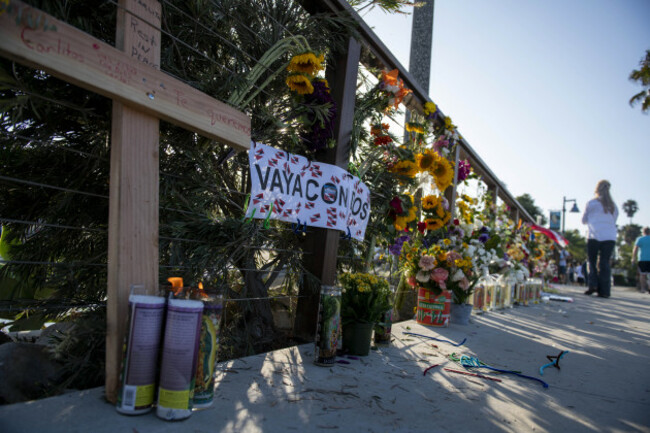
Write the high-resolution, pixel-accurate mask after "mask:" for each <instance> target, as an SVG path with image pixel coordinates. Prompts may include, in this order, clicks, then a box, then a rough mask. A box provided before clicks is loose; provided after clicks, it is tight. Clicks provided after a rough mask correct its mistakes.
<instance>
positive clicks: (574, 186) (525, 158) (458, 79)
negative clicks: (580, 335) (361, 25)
mask: <svg viewBox="0 0 650 433" xmlns="http://www.w3.org/2000/svg"><path fill="white" fill-rule="evenodd" d="M412 10H413V8H412V7H409V8H406V9H404V11H406V12H412ZM361 16H362V17H363V18H364V20H365V21H366V23H367V24H368V25H369V26H370V27H371V28H373V30H374V31H375V33H376V34H377V35H378V36H379V38H380V39H381V40H382V41H383V42H384V44H385V45H386V46H387V47H388V48H389V49H390V50H391V51H392V53H393V55H394V56H395V57H396V58H397V59H398V61H399V62H400V63H401V64H402V65H403V66H404V67H405V68H407V69H408V65H409V54H410V40H411V22H412V15H410V14H408V15H401V14H387V13H385V12H383V11H381V10H380V9H378V8H374V9H372V10H370V11H367V10H364V11H362V12H361ZM648 49H650V0H544V1H535V0H491V1H486V0H436V1H435V7H434V24H433V47H432V60H431V77H430V85H429V95H430V97H431V99H432V100H433V101H434V102H435V103H436V104H437V105H438V106H439V108H440V109H441V110H442V112H444V113H445V115H447V116H450V117H451V118H452V120H453V122H454V124H455V125H457V126H458V130H459V132H460V134H461V135H462V136H463V137H464V138H465V139H466V140H467V142H468V143H469V144H470V146H472V147H473V148H474V150H475V151H476V152H477V153H478V154H479V156H480V157H481V158H482V159H483V161H485V163H486V164H487V165H488V166H489V167H490V169H491V170H492V171H493V173H495V174H496V176H497V177H498V178H499V179H500V180H501V182H502V183H503V184H505V185H506V187H507V189H508V190H509V191H510V193H512V194H513V195H514V196H519V195H522V194H524V193H528V194H530V195H531V196H532V197H533V199H534V200H535V204H536V205H537V206H538V207H539V208H541V209H542V210H543V212H544V215H545V216H546V218H547V219H548V218H549V211H558V210H562V204H563V199H564V198H566V199H567V200H568V199H575V200H577V205H578V208H579V210H580V212H579V213H570V212H569V210H570V209H571V207H572V206H573V203H572V202H568V203H567V204H566V209H567V212H566V220H565V226H566V229H567V230H570V229H578V230H580V233H581V234H582V235H586V230H585V228H586V226H584V225H582V224H581V217H582V212H583V211H584V208H585V204H586V203H587V201H589V200H590V199H591V198H593V196H594V189H595V187H596V184H597V183H598V181H600V180H601V179H607V180H609V181H610V183H611V185H612V187H611V191H610V192H611V194H612V197H613V199H614V201H615V202H616V204H617V205H618V207H619V212H620V216H619V219H618V225H619V227H620V226H622V225H625V224H628V223H630V219H629V218H628V217H627V215H626V214H625V212H623V209H622V205H623V203H624V202H625V201H626V200H628V199H632V200H635V201H636V202H637V204H638V207H639V210H638V212H637V213H636V214H635V215H634V217H633V219H632V222H633V223H635V224H639V225H641V226H650V114H643V113H642V112H641V108H640V106H639V105H636V106H635V107H634V108H633V107H631V106H630V104H629V100H630V98H631V97H632V96H633V95H634V94H636V93H638V92H640V91H641V90H642V87H641V86H640V85H639V84H636V83H634V82H632V81H630V80H629V79H628V77H629V75H630V72H631V71H632V70H633V69H638V68H639V63H640V61H641V59H642V58H643V57H644V56H645V51H646V50H648Z"/></svg>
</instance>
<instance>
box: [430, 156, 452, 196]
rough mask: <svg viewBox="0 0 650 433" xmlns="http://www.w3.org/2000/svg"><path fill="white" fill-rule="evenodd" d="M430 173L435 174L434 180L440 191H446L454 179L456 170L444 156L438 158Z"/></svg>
mask: <svg viewBox="0 0 650 433" xmlns="http://www.w3.org/2000/svg"><path fill="white" fill-rule="evenodd" d="M429 173H431V176H433V180H434V182H435V183H436V186H437V187H438V190H439V191H440V192H445V190H446V189H447V188H448V187H449V185H451V182H452V181H453V179H454V170H453V169H452V168H451V164H450V163H449V161H447V159H445V158H443V157H437V158H436V161H435V163H434V164H433V167H431V169H430V170H429Z"/></svg>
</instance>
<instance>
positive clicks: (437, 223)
mask: <svg viewBox="0 0 650 433" xmlns="http://www.w3.org/2000/svg"><path fill="white" fill-rule="evenodd" d="M422 213H423V216H424V223H425V228H426V229H427V230H438V229H440V228H442V227H443V226H444V225H445V224H447V223H448V222H449V220H450V218H451V214H450V213H449V203H448V202H447V199H446V198H444V197H442V196H439V195H427V196H424V197H422Z"/></svg>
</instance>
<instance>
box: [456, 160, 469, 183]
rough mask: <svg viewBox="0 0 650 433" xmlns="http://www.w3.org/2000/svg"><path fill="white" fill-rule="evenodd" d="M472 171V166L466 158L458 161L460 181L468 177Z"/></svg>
mask: <svg viewBox="0 0 650 433" xmlns="http://www.w3.org/2000/svg"><path fill="white" fill-rule="evenodd" d="M471 172H472V166H471V165H470V164H469V161H468V160H466V159H461V160H460V161H458V181H459V182H462V181H464V180H465V179H467V176H469V174H470V173H471Z"/></svg>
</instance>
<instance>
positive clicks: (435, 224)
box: [424, 218, 443, 230]
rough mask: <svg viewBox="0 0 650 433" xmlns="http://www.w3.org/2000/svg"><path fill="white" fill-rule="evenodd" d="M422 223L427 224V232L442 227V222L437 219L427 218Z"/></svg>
mask: <svg viewBox="0 0 650 433" xmlns="http://www.w3.org/2000/svg"><path fill="white" fill-rule="evenodd" d="M424 222H425V223H427V230H438V229H439V228H440V227H442V226H443V222H442V220H440V219H438V218H427V219H425V220H424Z"/></svg>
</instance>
